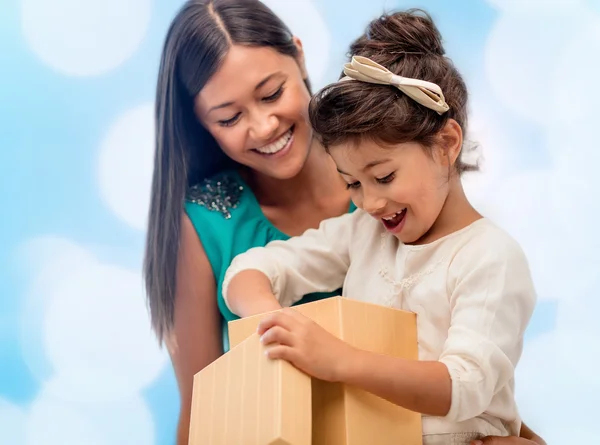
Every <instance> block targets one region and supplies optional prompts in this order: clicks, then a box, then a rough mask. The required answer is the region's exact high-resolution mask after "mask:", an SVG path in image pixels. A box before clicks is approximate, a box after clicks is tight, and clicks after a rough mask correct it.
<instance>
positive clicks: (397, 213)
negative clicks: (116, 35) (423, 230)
mask: <svg viewBox="0 0 600 445" xmlns="http://www.w3.org/2000/svg"><path fill="white" fill-rule="evenodd" d="M404 210H406V209H402V210H400V211H399V212H396V213H394V214H393V215H392V216H388V217H384V218H383V219H385V220H386V221H391V220H393V219H394V218H395V217H396V216H398V215H400V214H401V213H402V212H404Z"/></svg>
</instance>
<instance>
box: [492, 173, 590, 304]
mask: <svg viewBox="0 0 600 445" xmlns="http://www.w3.org/2000/svg"><path fill="white" fill-rule="evenodd" d="M591 198H592V195H591V194H590V190H589V188H588V187H587V186H586V184H585V183H583V182H581V181H578V180H577V179H576V178H568V177H562V176H560V174H559V173H558V172H556V171H554V170H546V169H543V170H537V171H536V170H534V171H527V172H523V173H519V174H515V175H512V176H511V177H509V178H507V179H506V180H503V181H501V182H499V183H498V184H497V187H496V189H495V193H494V194H493V196H492V197H491V202H490V206H489V210H490V217H491V218H492V219H493V220H494V221H495V222H496V223H497V224H498V225H499V226H500V227H502V228H503V229H505V230H506V231H507V232H509V233H510V234H511V235H512V236H514V237H515V239H516V240H517V241H518V242H519V243H520V244H521V246H522V248H523V250H524V251H525V254H526V255H527V258H528V260H529V264H530V267H531V271H532V275H533V279H534V282H535V285H536V289H537V291H538V294H539V296H540V298H547V299H558V300H560V299H563V298H571V297H572V295H573V294H585V293H586V292H589V291H590V289H591V288H590V286H592V285H593V282H592V280H591V278H592V277H594V276H595V274H596V273H597V272H595V271H597V270H598V268H600V258H599V257H598V255H597V252H598V249H597V247H595V246H596V242H597V241H598V240H600V234H598V235H595V234H596V231H595V230H592V228H593V224H594V220H593V218H591V217H590V214H589V213H588V212H587V211H586V210H587V209H589V206H588V205H587V204H588V202H589V201H590V199H591Z"/></svg>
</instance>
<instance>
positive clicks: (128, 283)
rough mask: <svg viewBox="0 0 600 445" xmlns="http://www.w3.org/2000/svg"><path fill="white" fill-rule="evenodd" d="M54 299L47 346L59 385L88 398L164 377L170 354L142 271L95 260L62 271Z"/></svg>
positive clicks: (111, 394) (73, 394)
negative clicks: (161, 341) (152, 316)
mask: <svg viewBox="0 0 600 445" xmlns="http://www.w3.org/2000/svg"><path fill="white" fill-rule="evenodd" d="M51 298H52V304H51V305H50V306H49V308H48V312H47V313H46V319H45V345H46V351H47V354H48V357H49V359H50V360H51V362H52V364H53V366H54V369H55V371H56V373H57V379H56V380H57V382H56V387H55V388H54V389H55V390H56V388H60V392H61V394H64V395H65V396H66V395H67V394H68V395H69V396H70V397H80V398H83V400H88V399H107V398H115V397H120V396H122V395H124V394H125V395H126V394H133V393H136V392H137V391H139V390H141V389H143V388H145V387H146V386H148V385H149V384H150V383H151V382H152V381H154V380H155V379H156V378H157V377H158V375H159V374H160V372H161V371H162V369H163V367H164V365H165V363H166V355H165V353H164V352H162V351H161V350H160V349H159V347H158V343H157V341H156V340H155V337H154V335H153V333H152V332H151V329H150V322H149V318H148V315H147V312H146V307H145V302H144V294H143V289H142V282H141V277H140V275H139V274H136V273H133V272H130V271H127V270H123V269H119V268H117V267H114V266H107V265H102V264H99V263H92V264H90V265H89V266H88V267H87V268H86V269H85V270H80V271H79V273H78V274H77V275H76V276H71V275H70V274H68V275H67V274H65V275H63V276H60V277H59V279H58V280H57V282H56V283H55V288H54V289H53V294H52V296H51ZM90 379H91V380H93V381H94V384H93V385H90V384H89V381H90ZM71 390H72V391H71Z"/></svg>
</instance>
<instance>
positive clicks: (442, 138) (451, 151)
mask: <svg viewBox="0 0 600 445" xmlns="http://www.w3.org/2000/svg"><path fill="white" fill-rule="evenodd" d="M438 135H439V147H440V150H441V154H442V162H443V163H444V165H447V166H448V167H453V166H454V165H455V164H456V161H457V160H458V157H459V156H460V151H461V149H462V145H463V134H462V128H461V127H460V125H458V122H456V121H455V120H454V119H448V122H446V125H444V128H442V129H441V130H440V132H439V134H438Z"/></svg>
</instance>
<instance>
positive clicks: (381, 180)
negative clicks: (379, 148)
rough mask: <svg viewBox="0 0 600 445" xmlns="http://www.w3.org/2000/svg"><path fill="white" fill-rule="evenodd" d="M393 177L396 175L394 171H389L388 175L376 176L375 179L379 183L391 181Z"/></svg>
mask: <svg viewBox="0 0 600 445" xmlns="http://www.w3.org/2000/svg"><path fill="white" fill-rule="evenodd" d="M395 177H396V175H395V174H394V173H390V174H389V175H387V176H384V177H383V178H377V179H376V181H377V182H378V183H380V184H387V183H389V182H392V181H393V180H394V178H395Z"/></svg>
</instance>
